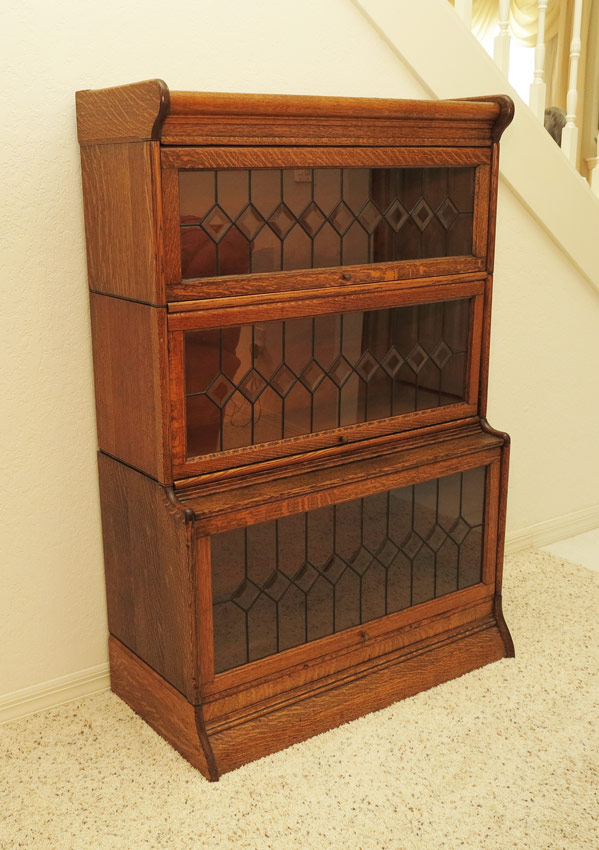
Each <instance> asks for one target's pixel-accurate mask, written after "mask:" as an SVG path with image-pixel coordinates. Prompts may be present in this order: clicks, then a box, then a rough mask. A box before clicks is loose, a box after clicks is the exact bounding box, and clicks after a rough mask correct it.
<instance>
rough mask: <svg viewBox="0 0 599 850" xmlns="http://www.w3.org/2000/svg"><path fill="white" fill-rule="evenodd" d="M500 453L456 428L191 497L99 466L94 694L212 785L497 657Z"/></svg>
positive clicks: (205, 487)
mask: <svg viewBox="0 0 599 850" xmlns="http://www.w3.org/2000/svg"><path fill="white" fill-rule="evenodd" d="M507 454H508V446H507V438H506V437H505V435H502V434H499V433H497V432H494V431H492V430H491V429H490V428H488V426H487V425H486V423H484V422H482V423H481V422H479V421H471V422H469V423H464V424H461V425H459V426H455V425H454V426H453V427H451V426H447V425H445V426H435V427H434V428H431V429H422V432H421V433H419V434H412V435H411V436H409V437H403V438H395V439H393V440H392V439H387V440H386V441H383V442H381V441H378V442H377V443H376V445H372V444H367V443H365V445H364V448H363V450H362V452H361V454H360V453H356V450H355V447H354V449H353V451H352V454H351V459H350V457H349V456H348V457H347V460H346V456H344V455H343V451H342V450H340V451H339V453H338V454H337V455H336V456H335V457H334V458H331V456H330V453H329V454H328V456H324V455H323V458H322V463H320V464H319V463H318V461H316V462H315V459H314V458H311V459H310V463H309V471H306V467H307V466H308V464H305V463H304V462H303V461H302V458H301V456H299V457H298V458H297V459H295V461H294V462H292V463H289V464H287V465H286V466H281V467H277V468H276V469H273V468H272V467H270V466H269V465H268V464H265V465H264V466H263V468H258V467H257V466H256V468H254V469H253V470H252V474H251V475H248V476H245V475H242V474H240V475H237V476H232V477H230V478H229V479H222V478H219V477H218V476H216V477H214V478H213V479H212V480H203V481H202V482H201V487H198V490H197V493H198V494H196V493H195V492H194V489H193V482H191V485H190V484H188V486H187V488H186V489H181V490H179V491H177V492H175V491H173V490H172V489H169V488H164V487H162V486H161V485H159V484H157V483H156V482H155V481H153V480H151V479H149V478H147V477H146V476H144V475H142V474H141V473H138V472H135V471H134V470H132V469H130V468H129V467H126V466H124V465H123V464H120V463H119V462H117V461H115V460H113V459H112V458H108V457H107V456H104V455H100V481H101V494H102V511H103V523H104V539H105V556H106V574H107V587H108V602H109V623H110V630H111V641H110V644H111V648H110V652H111V671H112V687H113V690H114V691H115V693H117V694H118V695H119V696H121V697H122V698H123V699H124V700H125V701H126V702H127V703H128V704H129V705H130V706H131V707H132V708H133V709H134V710H135V711H137V712H138V713H139V714H140V715H141V716H142V717H144V719H145V720H147V722H148V723H150V725H151V726H152V727H153V728H154V729H156V731H158V732H159V733H160V734H161V735H163V736H164V737H165V738H166V739H167V740H168V741H170V743H171V744H172V745H173V746H174V747H175V748H176V749H177V750H179V752H181V753H182V755H184V756H185V757H186V758H187V759H188V760H189V761H190V762H191V763H192V764H194V765H195V766H196V767H197V768H199V769H200V770H201V772H202V773H203V774H204V775H205V776H206V777H207V778H209V779H212V780H214V779H217V778H218V776H219V775H220V774H221V773H223V772H225V771H228V770H232V769H234V768H236V767H239V766H240V765H242V764H244V763H246V762H248V761H251V760H253V759H256V758H260V757H261V756H264V755H266V754H268V753H271V752H275V751H277V750H279V749H282V748H283V747H286V746H288V745H290V744H292V743H296V742H297V741H301V740H304V739H306V738H308V737H310V736H311V735H314V734H317V733H319V732H322V731H325V730H327V729H330V728H333V727H334V726H337V725H339V724H340V723H344V722H347V721H348V720H352V719H355V718H356V717H359V716H361V715H363V714H365V713H367V712H369V711H373V710H375V709H379V708H382V707H384V706H386V705H389V704H390V703H392V702H394V701H396V700H398V699H402V698H403V697H406V696H411V695H413V694H415V693H417V692H419V691H421V690H424V689H426V688H429V687H432V686H434V685H436V684H439V683H441V682H444V681H447V680H448V679H451V678H454V677H456V676H459V675H462V674H463V673H466V672H469V671H470V670H473V669H475V668H477V667H480V666H482V665H484V664H487V663H490V662H492V661H495V660H497V659H499V658H502V657H504V656H507V655H513V645H512V642H511V638H510V636H509V632H508V630H507V627H506V625H505V622H504V620H503V616H502V613H501V562H502V554H503V534H504V529H503V524H504V518H505V493H506V484H507ZM148 624H150V626H148Z"/></svg>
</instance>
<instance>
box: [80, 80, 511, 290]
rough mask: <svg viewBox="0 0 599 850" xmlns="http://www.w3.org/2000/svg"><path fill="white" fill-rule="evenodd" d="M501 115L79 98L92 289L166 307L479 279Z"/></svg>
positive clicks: (232, 99) (284, 99)
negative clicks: (434, 278) (475, 275)
mask: <svg viewBox="0 0 599 850" xmlns="http://www.w3.org/2000/svg"><path fill="white" fill-rule="evenodd" d="M512 109H513V105H512V103H511V101H510V100H509V98H506V97H504V96H497V97H492V98H481V99H478V100H461V101H413V100H410V101H402V100H387V99H362V98H330V97H303V96H299V97H298V96H282V95H242V94H239V95H237V94H216V93H215V94H211V93H191V92H169V90H168V88H167V86H166V85H165V84H164V83H163V82H162V81H160V80H149V81H146V82H142V83H134V84H132V85H128V86H120V87H116V88H112V89H100V90H95V91H81V92H78V93H77V121H78V133H79V140H80V142H81V145H82V161H83V168H82V173H83V182H84V198H85V217H86V231H87V246H88V271H89V281H90V288H91V289H92V290H94V291H96V292H100V293H104V294H111V295H117V296H120V297H123V298H127V299H131V300H137V301H141V302H145V303H147V304H153V305H156V306H161V305H165V304H167V303H169V302H185V301H189V302H197V301H202V300H205V299H213V298H224V297H229V296H232V297H243V296H246V295H249V296H252V295H259V294H260V293H273V292H291V291H293V290H321V289H325V288H329V289H330V288H336V287H339V288H345V289H344V290H343V291H347V293H348V294H350V289H353V288H354V287H356V286H367V285H368V284H371V283H374V282H382V281H393V280H396V281H399V282H402V281H404V282H407V281H410V280H413V279H415V278H424V277H427V276H431V275H459V274H463V273H472V272H485V271H491V270H492V255H493V235H494V228H493V227H490V226H489V222H492V221H493V219H494V209H495V201H496V178H497V143H498V140H499V137H500V135H501V133H502V131H503V129H504V128H505V126H507V124H508V123H509V121H510V120H511V115H512ZM348 287H349V288H348Z"/></svg>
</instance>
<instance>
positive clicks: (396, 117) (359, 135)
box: [161, 92, 500, 147]
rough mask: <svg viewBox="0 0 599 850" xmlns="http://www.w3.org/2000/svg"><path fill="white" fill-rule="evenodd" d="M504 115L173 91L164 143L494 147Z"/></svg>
mask: <svg viewBox="0 0 599 850" xmlns="http://www.w3.org/2000/svg"><path fill="white" fill-rule="evenodd" d="M499 113H500V106H499V105H498V104H497V103H493V102H481V103H472V102H469V103H466V102H459V101H454V102H447V101H406V100H389V99H384V98H376V99H375V98H331V97H312V96H303V95H301V96H288V95H263V94H249V95H248V94H244V95H237V94H221V93H201V92H171V101H170V110H169V114H168V116H167V118H166V121H165V123H164V125H163V128H162V134H161V140H162V143H163V144H164V145H215V144H223V145H226V144H235V145H244V144H255V145H280V144H287V145H324V146H329V145H353V146H361V145H374V146H377V145H378V146H381V145H397V144H405V145H408V146H421V145H422V146H427V145H436V146H440V147H442V146H448V145H451V146H456V147H472V146H478V145H481V146H488V145H489V142H490V138H491V133H492V131H493V127H494V125H495V123H496V121H497V117H498V115H499ZM325 121H326V126H324V122H325Z"/></svg>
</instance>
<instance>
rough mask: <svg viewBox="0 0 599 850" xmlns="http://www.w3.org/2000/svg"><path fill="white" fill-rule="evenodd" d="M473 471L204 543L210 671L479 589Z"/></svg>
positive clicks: (478, 498) (479, 532) (477, 472)
mask: <svg viewBox="0 0 599 850" xmlns="http://www.w3.org/2000/svg"><path fill="white" fill-rule="evenodd" d="M484 493H485V467H479V468H477V469H471V470H468V471H466V472H461V473H460V472H458V473H454V474H453V475H448V476H444V477H443V478H438V479H434V480H433V481H426V482H424V483H422V484H416V485H413V486H411V487H400V488H397V489H395V490H391V491H388V492H383V493H377V494H375V495H372V496H366V497H365V498H362V499H355V500H353V501H351V502H343V503H340V504H337V505H330V506H327V507H324V508H319V509H317V510H313V511H308V512H306V513H302V514H293V515H291V516H287V517H283V518H281V519H278V520H270V521H268V522H263V523H260V524H258V525H254V526H249V527H247V528H237V529H234V530H232V531H227V532H223V533H221V534H216V535H214V536H213V537H212V541H211V552H212V589H213V614H214V655H215V670H216V672H217V673H222V672H223V671H225V670H229V669H231V668H232V667H237V666H239V665H241V664H246V663H248V662H250V661H256V660H257V659H259V658H264V657H265V656H268V655H274V654H275V653H277V652H281V651H283V650H285V649H290V648H291V647H293V646H297V645H299V644H302V643H307V642H309V641H312V640H316V639H317V638H321V637H325V636H327V635H331V634H335V633H336V632H340V631H343V630H344V629H347V628H350V627H352V626H358V625H361V624H362V623H366V622H368V621H369V620H373V619H376V618H377V617H383V616H386V615H387V614H391V613H393V612H395V611H399V610H401V609H404V608H408V607H410V606H412V605H417V604H419V603H422V602H426V601H428V600H430V599H436V598H438V597H440V596H444V595H446V594H448V593H452V592H454V591H456V590H461V589H462V588H465V587H471V586H472V585H474V584H477V583H478V582H480V581H481V570H482V557H483V514H484V501H485V497H484Z"/></svg>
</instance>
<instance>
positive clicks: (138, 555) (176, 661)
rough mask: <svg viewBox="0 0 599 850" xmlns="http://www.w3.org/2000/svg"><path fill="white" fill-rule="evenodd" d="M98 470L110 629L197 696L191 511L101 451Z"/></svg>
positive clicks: (184, 690)
mask: <svg viewBox="0 0 599 850" xmlns="http://www.w3.org/2000/svg"><path fill="white" fill-rule="evenodd" d="M98 469H99V474H100V500H101V507H102V529H103V534H104V563H105V572H106V594H107V602H108V625H109V629H110V632H111V634H112V635H114V636H115V637H117V638H118V639H119V640H120V641H121V642H122V643H123V644H125V646H127V647H128V648H129V649H130V650H132V651H133V652H135V654H136V655H138V656H140V657H141V658H143V660H144V661H145V662H146V663H147V664H148V665H149V666H150V667H152V669H154V670H156V671H157V672H158V673H160V674H161V675H162V676H164V678H165V679H166V680H167V681H168V682H170V683H171V684H172V685H173V686H174V687H176V688H177V689H178V690H179V691H181V692H182V693H184V694H185V695H186V696H187V697H188V698H189V699H190V701H195V699H196V697H197V688H198V682H197V671H196V665H195V663H194V643H195V606H194V584H193V575H192V570H193V550H192V548H191V546H190V537H191V526H190V525H189V524H188V523H187V522H186V519H187V515H186V513H185V511H183V510H181V509H180V508H178V507H177V506H176V504H175V503H173V502H171V501H170V500H169V498H168V494H167V492H166V491H165V489H164V488H163V487H161V486H160V485H159V484H157V483H156V482H155V481H153V480H152V479H151V478H147V477H146V476H145V475H142V474H141V473H139V472H136V471H135V470H133V469H130V468H129V467H128V466H125V465H124V464H122V463H119V462H118V461H116V460H113V458H110V457H107V456H106V455H104V454H102V453H101V452H100V453H99V454H98Z"/></svg>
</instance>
